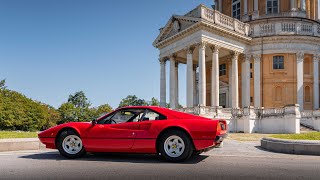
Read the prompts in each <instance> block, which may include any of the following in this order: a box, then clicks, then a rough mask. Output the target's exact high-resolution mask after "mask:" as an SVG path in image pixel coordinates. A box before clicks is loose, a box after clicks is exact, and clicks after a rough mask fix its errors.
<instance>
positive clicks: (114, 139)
mask: <svg viewBox="0 0 320 180" xmlns="http://www.w3.org/2000/svg"><path fill="white" fill-rule="evenodd" d="M141 111H142V113H143V111H144V110H141ZM139 116H141V113H140V111H139V110H136V109H121V110H119V111H116V112H115V113H113V114H111V115H110V116H109V117H106V120H105V122H101V123H99V122H98V123H97V124H96V125H94V126H91V127H90V128H89V129H88V130H87V132H86V135H85V136H86V137H85V138H84V139H85V140H84V145H85V148H86V149H87V151H92V152H129V151H130V149H131V148H132V146H133V143H134V138H135V137H136V132H137V130H139V122H138V119H139ZM102 121H103V120H102Z"/></svg>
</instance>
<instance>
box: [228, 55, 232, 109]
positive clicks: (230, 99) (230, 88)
mask: <svg viewBox="0 0 320 180" xmlns="http://www.w3.org/2000/svg"><path fill="white" fill-rule="evenodd" d="M229 62H231V64H229V65H228V77H229V94H228V96H229V97H228V104H229V108H231V107H232V89H233V87H232V61H231V60H229Z"/></svg>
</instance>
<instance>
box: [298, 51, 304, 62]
mask: <svg viewBox="0 0 320 180" xmlns="http://www.w3.org/2000/svg"><path fill="white" fill-rule="evenodd" d="M296 55H297V61H303V60H304V52H303V51H300V52H297V54H296Z"/></svg>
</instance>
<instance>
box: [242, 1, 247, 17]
mask: <svg viewBox="0 0 320 180" xmlns="http://www.w3.org/2000/svg"><path fill="white" fill-rule="evenodd" d="M243 1H244V2H243V14H244V15H247V14H248V0H243Z"/></svg>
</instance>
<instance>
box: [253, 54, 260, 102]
mask: <svg viewBox="0 0 320 180" xmlns="http://www.w3.org/2000/svg"><path fill="white" fill-rule="evenodd" d="M253 58H254V77H253V82H254V83H253V85H254V88H253V89H254V107H256V108H260V107H261V96H260V93H261V82H260V74H261V70H260V67H261V66H260V62H261V55H260V54H255V55H253Z"/></svg>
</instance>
